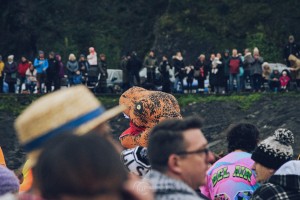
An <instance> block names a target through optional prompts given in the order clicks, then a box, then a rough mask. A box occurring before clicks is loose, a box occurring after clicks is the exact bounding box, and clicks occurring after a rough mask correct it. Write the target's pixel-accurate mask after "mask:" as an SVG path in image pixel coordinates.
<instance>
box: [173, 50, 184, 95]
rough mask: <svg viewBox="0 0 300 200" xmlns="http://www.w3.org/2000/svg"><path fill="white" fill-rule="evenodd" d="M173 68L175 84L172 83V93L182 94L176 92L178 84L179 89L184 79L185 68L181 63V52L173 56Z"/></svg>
mask: <svg viewBox="0 0 300 200" xmlns="http://www.w3.org/2000/svg"><path fill="white" fill-rule="evenodd" d="M173 66H174V68H175V82H174V91H175V92H183V91H179V90H178V84H179V83H180V84H181V88H182V87H183V79H184V77H185V73H184V72H185V68H184V67H185V66H184V62H183V57H182V55H181V52H180V51H178V52H177V53H176V55H175V56H173Z"/></svg>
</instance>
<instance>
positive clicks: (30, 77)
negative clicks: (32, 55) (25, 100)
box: [26, 61, 37, 94]
mask: <svg viewBox="0 0 300 200" xmlns="http://www.w3.org/2000/svg"><path fill="white" fill-rule="evenodd" d="M28 64H29V68H28V69H27V71H26V90H27V91H29V92H30V93H31V94H33V92H34V90H35V86H36V82H37V79H36V76H37V72H36V69H35V68H34V67H33V65H32V62H30V61H29V62H28Z"/></svg>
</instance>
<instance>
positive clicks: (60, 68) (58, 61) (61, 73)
mask: <svg viewBox="0 0 300 200" xmlns="http://www.w3.org/2000/svg"><path fill="white" fill-rule="evenodd" d="M55 59H56V64H57V68H58V79H57V83H56V86H54V90H59V89H60V87H61V80H62V78H64V77H65V68H64V64H63V63H62V61H61V56H60V55H59V54H56V55H55Z"/></svg>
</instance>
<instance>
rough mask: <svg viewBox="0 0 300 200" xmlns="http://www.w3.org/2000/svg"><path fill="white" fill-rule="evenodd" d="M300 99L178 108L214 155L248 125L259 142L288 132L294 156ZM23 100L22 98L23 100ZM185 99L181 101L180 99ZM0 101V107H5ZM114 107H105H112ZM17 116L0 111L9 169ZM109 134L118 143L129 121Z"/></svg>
mask: <svg viewBox="0 0 300 200" xmlns="http://www.w3.org/2000/svg"><path fill="white" fill-rule="evenodd" d="M299 97H300V96H299V95H298V94H297V95H296V94H295V95H281V94H277V95H264V96H262V97H261V98H260V99H259V100H257V101H255V102H254V103H253V104H252V105H251V106H250V107H249V108H247V109H245V108H243V107H241V106H240V104H238V103H237V102H235V101H232V102H230V101H211V102H207V103H189V104H188V105H186V106H181V112H182V115H183V116H184V117H186V116H190V115H195V114H196V115H200V116H202V117H203V118H204V120H205V121H204V122H205V123H204V127H203V132H204V134H205V136H206V137H207V139H208V141H209V142H210V143H211V144H212V147H211V149H212V150H213V151H215V152H216V153H219V152H221V151H225V152H226V140H225V134H224V130H225V129H226V128H227V127H228V126H229V125H230V124H232V123H237V122H249V123H253V124H255V125H256V126H257V127H258V128H259V130H260V131H261V139H264V138H266V137H267V136H269V135H271V134H272V133H273V132H274V130H275V129H277V128H279V127H283V128H288V129H290V130H291V131H292V132H293V133H294V135H295V144H294V145H293V147H294V153H295V155H298V154H299V153H300V145H298V144H299V143H300V132H299V130H300V106H299V104H300V103H299V102H300V101H299V100H298V98H299ZM24 98H25V97H24ZM24 98H17V100H16V102H18V101H20V103H21V104H23V105H26V104H29V103H30V101H29V100H26V99H24ZM179 98H184V97H179ZM3 99H4V98H0V101H1V104H2V105H3V104H5V103H7V102H5V101H4V100H3ZM115 102H116V101H115ZM111 106H113V105H106V107H111ZM15 118H16V114H14V113H11V112H8V111H0V146H1V147H2V148H3V151H4V153H5V156H6V161H7V165H8V167H9V168H11V169H15V168H17V167H19V166H20V165H21V164H22V163H23V162H24V159H25V156H24V153H23V152H22V150H20V147H19V144H18V142H17V138H16V135H15V131H14V129H13V122H14V120H15ZM33 123H34V122H33ZM110 124H111V127H112V132H113V134H114V137H115V138H116V139H117V138H118V136H119V135H120V134H121V133H122V132H123V131H124V130H125V129H126V128H127V127H128V125H129V121H128V120H127V119H125V118H124V117H123V115H119V116H118V117H116V118H115V119H113V120H111V121H110Z"/></svg>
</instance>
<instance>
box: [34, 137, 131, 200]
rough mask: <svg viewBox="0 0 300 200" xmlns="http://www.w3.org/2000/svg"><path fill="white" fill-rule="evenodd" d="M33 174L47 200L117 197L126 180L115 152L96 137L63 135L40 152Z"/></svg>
mask: <svg viewBox="0 0 300 200" xmlns="http://www.w3.org/2000/svg"><path fill="white" fill-rule="evenodd" d="M33 173H34V176H35V180H36V186H37V188H38V189H39V190H40V192H41V194H42V196H43V197H44V198H46V199H59V198H60V197H61V196H70V197H72V196H74V197H86V199H89V197H94V196H101V195H118V194H119V193H120V191H121V187H122V186H123V184H124V182H125V181H126V179H127V174H126V172H125V169H124V167H123V165H122V164H121V162H120V158H119V155H118V153H117V152H116V150H115V148H114V147H113V146H112V144H111V143H110V142H108V141H107V140H105V139H103V138H102V137H100V136H97V135H95V134H88V135H85V136H75V135H72V134H66V135H63V136H61V137H58V138H55V139H53V140H52V141H51V142H49V143H48V144H47V145H46V147H45V149H44V150H43V151H42V153H41V155H40V157H39V160H38V163H37V165H36V167H35V168H34V171H33ZM58 180H59V181H58Z"/></svg>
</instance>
